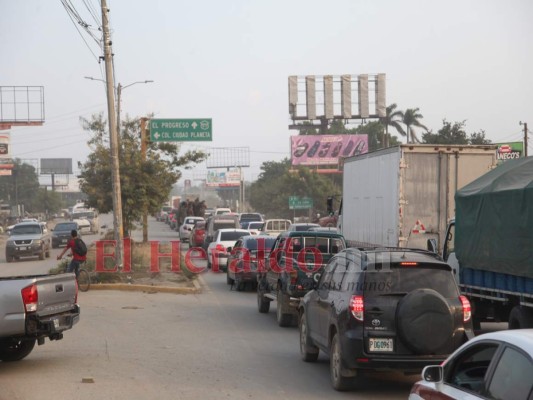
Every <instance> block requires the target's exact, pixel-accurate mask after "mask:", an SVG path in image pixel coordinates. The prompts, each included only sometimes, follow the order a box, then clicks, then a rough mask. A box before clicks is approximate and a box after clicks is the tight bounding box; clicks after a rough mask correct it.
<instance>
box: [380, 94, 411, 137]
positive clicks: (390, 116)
mask: <svg viewBox="0 0 533 400" xmlns="http://www.w3.org/2000/svg"><path fill="white" fill-rule="evenodd" d="M396 107H397V105H396V103H394V104H391V105H390V106H388V107H387V109H386V111H387V114H386V116H385V117H383V118H381V123H382V124H383V125H385V138H384V139H383V147H389V126H392V127H393V128H394V129H396V131H397V132H398V133H399V134H400V135H402V136H405V135H406V133H405V131H404V130H403V127H402V125H400V124H401V122H402V121H403V111H401V110H397V109H396Z"/></svg>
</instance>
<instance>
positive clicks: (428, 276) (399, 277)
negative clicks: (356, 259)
mask: <svg viewBox="0 0 533 400" xmlns="http://www.w3.org/2000/svg"><path fill="white" fill-rule="evenodd" d="M363 287H364V292H365V295H366V296H380V295H387V294H392V293H394V294H407V293H410V292H411V291H413V290H415V289H420V288H428V289H433V290H435V291H437V292H438V293H440V294H441V295H442V296H443V297H445V298H455V297H459V293H458V292H457V286H456V284H455V281H454V279H453V275H452V274H451V272H450V271H447V270H443V269H437V268H435V267H424V265H422V266H420V265H418V266H416V267H412V266H410V267H407V266H400V265H398V264H393V265H392V266H391V269H390V270H387V271H366V274H365V282H364V286H363Z"/></svg>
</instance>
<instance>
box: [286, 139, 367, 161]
mask: <svg viewBox="0 0 533 400" xmlns="http://www.w3.org/2000/svg"><path fill="white" fill-rule="evenodd" d="M367 152H368V135H298V136H291V159H292V165H332V164H338V163H339V158H341V157H342V158H344V157H351V156H356V155H358V154H363V153H367Z"/></svg>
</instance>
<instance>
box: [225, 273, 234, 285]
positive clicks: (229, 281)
mask: <svg viewBox="0 0 533 400" xmlns="http://www.w3.org/2000/svg"><path fill="white" fill-rule="evenodd" d="M233 282H235V281H234V280H233V279H231V278H230V277H229V272H228V271H226V283H227V284H228V285H233Z"/></svg>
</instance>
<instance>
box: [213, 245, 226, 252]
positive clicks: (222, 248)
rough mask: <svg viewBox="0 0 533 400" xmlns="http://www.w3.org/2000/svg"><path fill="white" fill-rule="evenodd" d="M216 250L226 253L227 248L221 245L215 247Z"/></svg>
mask: <svg viewBox="0 0 533 400" xmlns="http://www.w3.org/2000/svg"><path fill="white" fill-rule="evenodd" d="M215 250H216V251H226V248H225V247H224V246H223V245H221V244H217V245H216V246H215Z"/></svg>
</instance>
